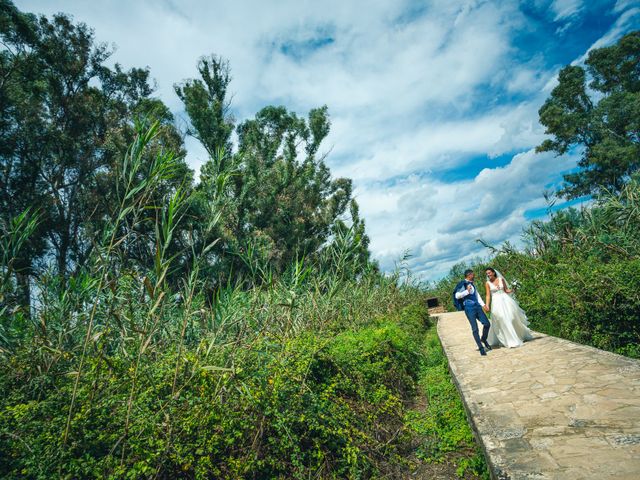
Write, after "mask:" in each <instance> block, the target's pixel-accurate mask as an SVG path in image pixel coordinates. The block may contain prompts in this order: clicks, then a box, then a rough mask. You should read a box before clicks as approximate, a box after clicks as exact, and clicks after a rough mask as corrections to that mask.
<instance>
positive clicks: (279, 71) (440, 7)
mask: <svg viewBox="0 0 640 480" xmlns="http://www.w3.org/2000/svg"><path fill="white" fill-rule="evenodd" d="M15 3H16V5H17V6H18V8H20V9H21V10H23V11H29V12H35V13H43V14H47V15H51V14H53V13H56V12H60V11H62V12H65V13H68V14H71V15H72V16H73V17H74V19H75V20H76V21H79V22H85V23H87V24H88V25H89V26H91V27H93V29H94V30H95V36H96V39H97V40H98V41H104V42H107V43H109V44H113V45H114V47H115V53H114V55H113V57H112V60H113V61H115V62H118V63H120V64H121V65H123V66H124V67H126V68H130V67H145V66H148V67H149V68H150V70H151V76H152V77H153V78H154V79H155V82H156V84H157V91H156V94H157V95H158V96H159V97H160V98H161V99H162V100H163V101H164V102H165V103H166V104H167V105H168V106H169V107H170V108H171V110H172V111H173V112H174V114H175V115H176V118H177V121H178V124H179V125H180V126H181V127H182V128H184V126H185V125H186V123H185V122H186V115H185V113H184V109H183V107H182V104H181V102H180V100H179V99H178V97H177V96H176V94H175V93H174V90H173V85H174V84H175V83H176V82H181V81H182V80H184V79H187V78H193V77H195V76H196V74H197V71H196V64H197V61H198V58H199V57H201V56H202V55H208V54H212V53H214V54H217V55H220V56H222V57H225V58H226V59H228V60H229V62H230V65H231V70H232V76H233V80H232V83H231V86H230V92H231V93H232V95H233V100H232V113H233V115H234V117H235V118H236V119H237V120H238V121H242V120H244V119H246V118H250V117H252V116H253V115H254V114H255V113H256V112H257V111H258V110H260V109H261V108H262V107H264V106H267V105H284V106H286V107H287V108H288V109H290V110H293V111H295V112H297V113H298V114H301V115H306V113H307V112H308V111H309V110H310V109H311V108H314V107H318V106H322V105H327V106H328V108H329V113H330V116H331V122H332V128H331V133H330V135H329V137H328V138H327V140H326V141H325V143H324V144H323V152H325V153H327V158H326V163H327V164H328V166H329V167H330V168H331V170H332V172H333V174H334V176H346V177H349V178H352V179H353V181H354V186H355V191H354V192H355V195H356V198H357V201H358V203H359V205H360V210H361V214H362V216H363V217H364V219H365V221H366V224H367V231H368V233H369V236H370V237H371V245H370V248H371V251H372V253H373V256H374V258H375V259H377V260H378V261H379V262H380V265H381V267H382V268H383V269H384V270H385V271H389V270H392V269H393V268H394V266H395V265H396V263H397V262H398V260H399V259H400V258H401V257H402V256H403V255H404V254H405V253H408V254H409V255H410V256H411V258H410V260H409V261H408V265H409V267H410V268H411V269H412V271H413V272H414V273H415V274H416V275H417V276H418V277H420V278H422V279H424V280H436V279H438V278H440V277H442V276H443V275H445V274H446V273H447V271H448V270H449V269H450V268H451V266H453V265H454V264H456V263H458V262H461V261H468V260H470V259H473V258H476V257H478V256H482V257H484V256H486V255H488V253H489V252H488V251H487V250H486V248H485V247H483V246H482V245H481V244H480V243H479V242H478V241H477V240H478V239H482V240H483V241H485V242H488V243H489V244H491V245H496V246H499V245H501V244H503V243H504V242H506V241H509V242H511V243H513V244H515V245H519V244H521V233H522V228H523V227H524V226H526V224H527V223H528V222H530V221H531V220H532V219H536V218H544V216H545V215H546V214H547V204H546V201H545V198H544V196H543V193H544V192H547V191H549V192H550V191H554V190H555V189H557V187H558V186H559V185H560V183H561V180H562V174H563V173H567V172H569V171H571V170H573V169H575V168H576V162H577V160H578V155H579V152H574V153H573V154H570V155H566V156H562V157H556V156H554V155H553V154H551V153H545V154H536V153H535V147H536V145H538V144H540V143H541V142H542V140H543V139H544V138H545V135H544V127H542V126H541V125H540V124H539V122H538V113H537V112H538V109H539V108H540V107H541V106H542V104H543V103H544V101H545V99H546V98H547V97H548V96H549V94H550V92H551V90H552V89H553V87H554V86H555V85H556V83H557V74H558V71H559V70H560V68H562V67H563V66H564V65H567V64H570V63H575V64H580V63H581V62H583V61H584V59H585V58H586V55H587V54H588V52H589V50H590V49H593V48H598V47H601V46H605V45H610V44H612V43H614V42H615V41H616V40H617V39H619V38H620V37H621V36H622V35H624V34H625V33H626V32H628V31H631V30H634V29H638V28H640V0H618V1H599V0H530V1H522V2H517V1H510V0H495V1H482V0H468V1H466V0H460V1H456V0H429V1H412V0H394V1H379V0H358V1H355V0H354V1H349V0H323V1H308V0H306V1H305V0H277V1H276V0H274V1H264V0H252V1H243V0H236V1H233V2H231V1H212V0H209V1H208V0H183V1H179V0H154V1H152V0H126V1H125V0H101V1H100V2H93V1H83V0H55V1H51V0H17V1H15ZM186 146H187V150H188V155H187V161H188V163H189V164H190V165H191V167H192V168H194V169H195V170H196V171H199V169H200V166H201V165H202V164H203V163H204V162H205V161H206V159H207V158H206V153H205V152H204V150H203V149H202V147H201V146H200V145H198V143H197V142H196V141H195V140H193V139H187V140H186Z"/></svg>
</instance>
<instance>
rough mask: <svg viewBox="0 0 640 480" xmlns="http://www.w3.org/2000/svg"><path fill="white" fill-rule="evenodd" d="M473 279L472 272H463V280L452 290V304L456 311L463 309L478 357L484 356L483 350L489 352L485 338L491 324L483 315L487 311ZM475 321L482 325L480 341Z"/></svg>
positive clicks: (489, 348)
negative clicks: (453, 303)
mask: <svg viewBox="0 0 640 480" xmlns="http://www.w3.org/2000/svg"><path fill="white" fill-rule="evenodd" d="M474 278H475V274H474V273H473V270H465V272H464V280H462V281H461V282H459V283H458V285H456V289H455V290H454V302H455V304H456V307H457V308H458V310H463V309H464V313H465V315H466V316H467V319H468V320H469V323H470V324H471V332H472V333H473V338H474V340H475V341H476V343H477V344H478V350H480V355H486V354H487V352H486V351H485V349H486V350H491V347H490V346H489V342H487V336H488V335H489V328H491V324H490V323H489V319H488V318H487V316H486V315H485V312H488V311H489V309H488V308H487V307H486V306H485V304H484V302H483V301H482V298H480V294H479V293H478V290H477V289H476V286H475V285H474V284H473V280H474ZM476 320H479V321H480V323H482V339H480V337H479V336H478V323H477V322H476ZM483 345H484V347H483Z"/></svg>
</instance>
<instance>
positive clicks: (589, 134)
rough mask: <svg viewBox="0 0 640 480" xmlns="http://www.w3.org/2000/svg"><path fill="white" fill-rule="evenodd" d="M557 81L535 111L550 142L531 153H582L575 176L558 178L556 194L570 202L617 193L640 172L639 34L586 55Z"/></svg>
mask: <svg viewBox="0 0 640 480" xmlns="http://www.w3.org/2000/svg"><path fill="white" fill-rule="evenodd" d="M558 80H559V84H558V85H557V86H556V87H555V88H554V89H553V91H552V92H551V96H550V97H549V99H547V101H546V102H545V103H544V105H543V106H542V108H541V109H540V123H542V124H543V125H544V126H545V127H547V130H546V133H548V134H551V135H552V136H553V139H547V140H545V141H544V142H543V143H542V144H541V145H540V146H539V147H538V149H537V150H538V151H553V152H556V153H557V154H558V155H562V154H565V153H566V152H567V151H569V150H570V149H571V148H572V147H579V148H580V149H581V150H582V158H581V159H580V161H579V163H578V165H579V167H580V169H579V171H577V172H574V173H569V174H567V175H565V176H564V179H565V185H564V187H563V188H562V190H561V192H560V193H561V194H562V195H564V196H566V197H568V198H576V197H580V196H583V195H588V194H593V193H598V192H602V191H604V190H609V191H613V192H616V191H619V190H620V189H622V187H623V186H624V184H625V182H626V181H627V180H628V179H629V176H630V175H631V174H632V173H633V172H634V171H637V170H638V167H640V160H639V159H640V136H639V134H638V133H639V132H640V31H635V32H631V33H628V34H627V35H625V36H624V37H622V38H621V39H620V41H619V42H618V43H617V44H615V45H612V46H608V47H603V48H596V49H593V50H591V51H590V52H589V55H588V57H587V60H586V61H585V67H582V66H579V65H569V66H566V67H564V68H563V69H562V70H561V71H560V74H559V77H558ZM589 80H590V82H589V83H588V81H589Z"/></svg>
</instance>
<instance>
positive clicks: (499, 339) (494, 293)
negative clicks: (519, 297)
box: [487, 278, 533, 348]
mask: <svg viewBox="0 0 640 480" xmlns="http://www.w3.org/2000/svg"><path fill="white" fill-rule="evenodd" d="M487 284H488V285H489V289H490V291H491V329H490V330H489V337H488V338H487V340H488V342H489V344H490V345H492V346H498V345H501V346H503V347H509V348H513V347H519V346H520V345H522V343H523V342H526V341H527V340H531V339H532V338H533V336H532V335H531V331H530V330H529V328H527V326H528V325H529V320H527V315H526V314H525V313H524V310H522V309H521V308H520V305H518V302H516V301H515V299H514V298H512V297H511V295H509V294H508V293H506V292H505V291H504V285H505V283H504V279H503V278H499V279H498V286H496V285H494V284H493V282H487Z"/></svg>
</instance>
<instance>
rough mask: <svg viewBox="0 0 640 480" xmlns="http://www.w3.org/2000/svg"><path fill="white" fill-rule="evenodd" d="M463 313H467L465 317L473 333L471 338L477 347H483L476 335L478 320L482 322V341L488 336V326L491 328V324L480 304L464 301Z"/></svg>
mask: <svg viewBox="0 0 640 480" xmlns="http://www.w3.org/2000/svg"><path fill="white" fill-rule="evenodd" d="M464 313H465V314H466V315H467V319H468V320H469V323H470V324H471V332H472V333H473V339H474V340H475V341H476V343H477V344H478V348H479V349H483V348H484V347H483V346H482V343H480V336H479V335H478V323H477V321H479V322H480V323H481V324H482V341H483V342H486V341H487V337H488V336H489V328H491V324H490V323H489V319H488V318H487V316H486V315H485V313H484V310H482V307H481V306H480V304H478V303H475V302H473V303H472V302H465V306H464Z"/></svg>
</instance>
